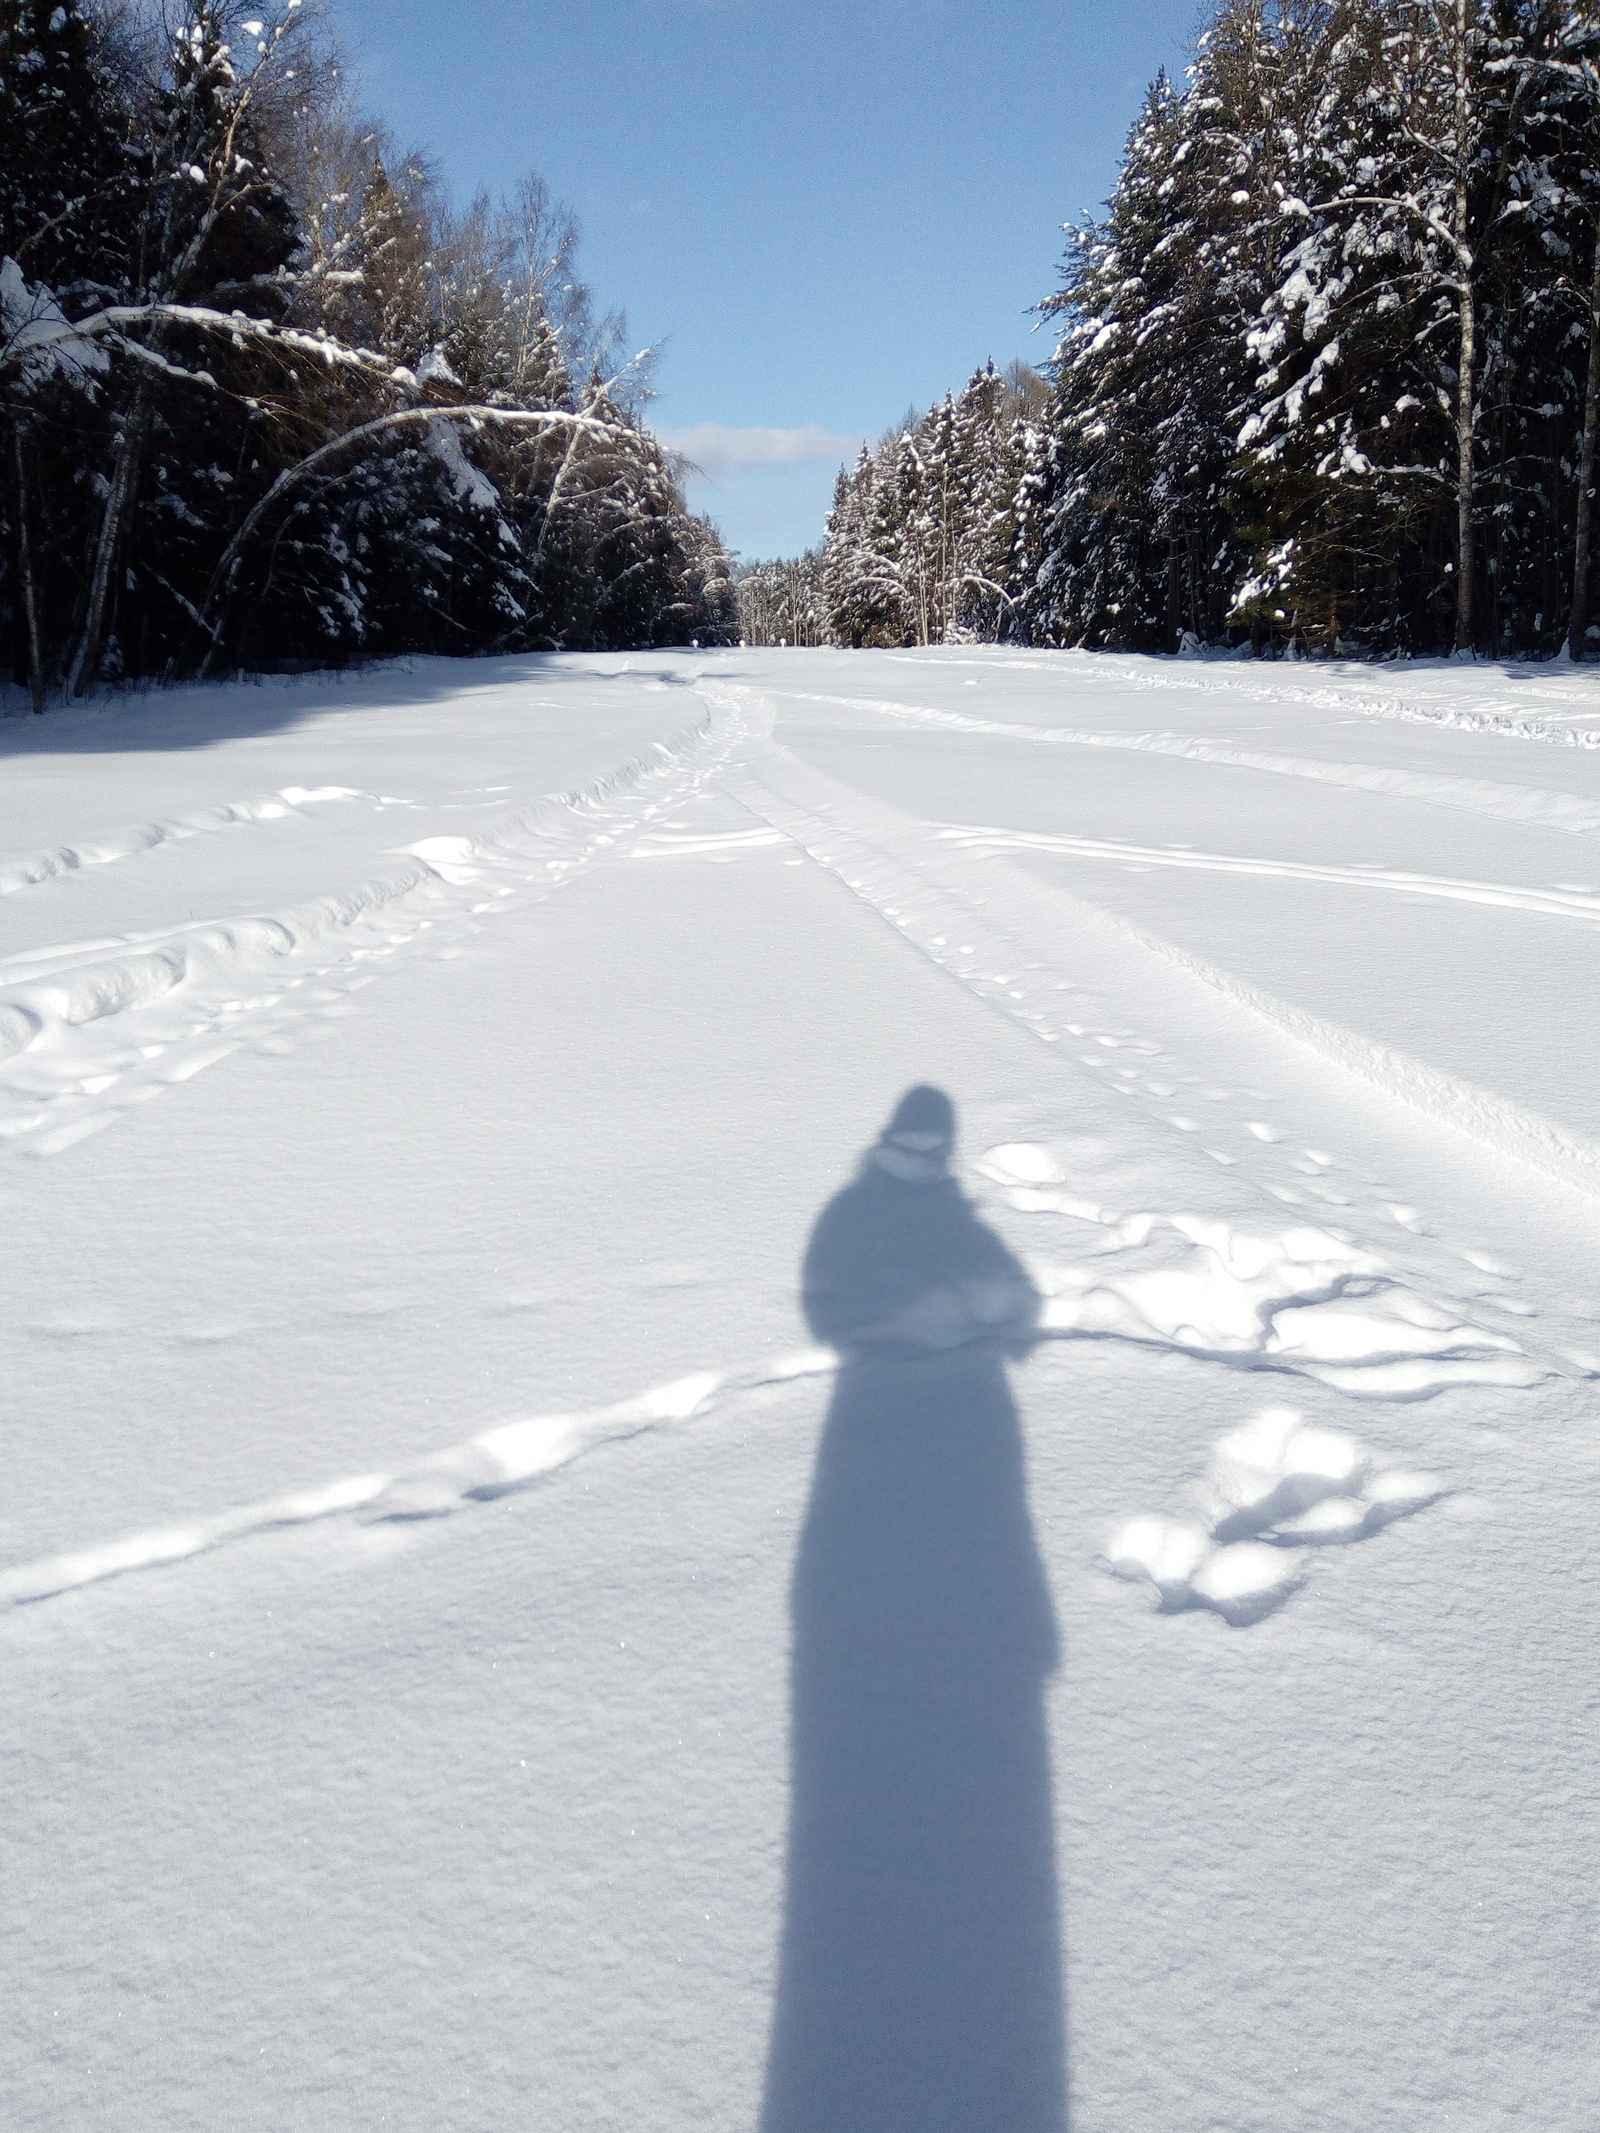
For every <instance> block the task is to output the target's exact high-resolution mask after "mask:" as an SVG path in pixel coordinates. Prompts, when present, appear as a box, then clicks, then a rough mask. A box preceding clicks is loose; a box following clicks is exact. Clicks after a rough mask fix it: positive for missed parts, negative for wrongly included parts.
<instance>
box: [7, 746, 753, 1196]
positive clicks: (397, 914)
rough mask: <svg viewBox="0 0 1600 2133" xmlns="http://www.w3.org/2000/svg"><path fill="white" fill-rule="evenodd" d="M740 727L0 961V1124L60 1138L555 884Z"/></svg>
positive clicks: (81, 1132) (610, 847)
mask: <svg viewBox="0 0 1600 2133" xmlns="http://www.w3.org/2000/svg"><path fill="white" fill-rule="evenodd" d="M746 731H747V729H746V726H745V723H744V722H743V721H742V719H741V718H740V717H739V716H737V715H734V716H732V717H729V716H726V715H718V714H715V713H712V714H710V715H708V716H705V717H702V718H701V719H699V720H697V721H696V722H695V723H694V724H693V725H692V726H690V727H688V728H686V729H684V730H683V731H681V732H680V733H679V734H677V735H676V736H675V737H674V738H673V739H672V740H670V741H665V742H659V743H657V744H656V746H655V747H654V748H653V749H652V750H651V751H649V753H648V754H646V755H644V756H640V757H635V758H633V759H631V760H630V761H629V762H627V763H625V764H624V765H622V767H621V768H619V769H618V770H616V771H613V772H610V773H608V774H607V775H606V776H605V777H603V778H599V779H597V780H595V781H594V782H593V783H591V784H590V785H588V786H586V787H584V788H582V789H581V790H579V791H574V792H567V793H561V794H556V795H553V796H551V797H549V798H547V799H544V800H541V801H540V802H539V803H537V804H536V805H535V806H533V807H530V808H525V809H523V810H520V811H519V812H517V813H515V814H513V815H510V816H508V817H507V818H506V819H505V820H503V821H502V822H500V823H498V824H496V825H494V826H493V827H491V828H489V829H486V830H484V831H481V832H479V833H478V834H477V835H475V836H451V837H432V838H424V839H422V840H420V841H419V842H418V843H416V844H413V845H410V846H408V847H405V848H403V849H402V850H401V851H400V852H398V853H397V854H396V856H397V857H398V858H402V859H405V860H407V861H408V862H409V863H408V864H407V865H404V866H402V867H398V868H396V869H395V870H394V871H393V872H391V873H388V874H385V875H382V876H378V877H375V878H373V879H371V880H368V881H365V882H360V883H358V884H356V885H355V886H354V887H352V888H349V889H343V890H337V891H334V892H332V893H330V894H328V895H325V896H321V897H316V898H313V899H310V900H309V901H307V902H303V903H300V904H297V905H294V906H292V907H290V908H288V909H286V910H282V911H278V912H270V913H263V914H260V915H258V916H253V917H247V918H239V919H228V920H221V921H197V922H195V923H192V924H190V925H187V926H183V927H178V928H174V929H171V930H170V931H167V932H163V933H160V934H152V935H147V936H143V937H135V938H132V939H127V940H123V941H120V942H110V943H108V942H103V941H102V942H91V943H88V944H82V943H80V944H77V945H70V944H69V945H64V946H62V947H59V948H55V949H41V950H36V951H30V952H29V953H28V954H27V955H24V956H20V957H16V958H13V959H12V960H11V962H10V964H9V965H0V1140H5V1141H9V1143H10V1145H11V1146H12V1147H13V1148H16V1149H18V1150H20V1151H22V1152H26V1153H29V1154H44V1155H53V1154H57V1153H60V1152H61V1151H62V1150H63V1149H65V1148H67V1147H70V1146H72V1145H74V1144H75V1143H76V1142H77V1141H79V1140H81V1139H82V1138H84V1137H85V1135H87V1134H89V1133H93V1132H96V1131H98V1130H99V1129H100V1128H102V1127H104V1126H106V1125H109V1124H111V1123H112V1122H113V1120H114V1119H115V1118H117V1117H119V1116H120V1115H122V1113H123V1112H124V1111H126V1110H127V1109H128V1108H129V1107H130V1106H131V1105H132V1104H135V1103H139V1102H143V1101H146V1100H147V1099H148V1098H150V1097H153V1096H156V1095H159V1094H160V1093H161V1092H162V1090H163V1089H164V1088H167V1087H170V1086H171V1085H173V1084H174V1083H175V1082H179V1081H186V1080H188V1079H190V1078H191V1077H192V1076H193V1075H194V1074H195V1073H198V1072H200V1071H201V1070H202V1069H203V1068H205V1067H207V1066H211V1065H215V1064H216V1063H217V1062H218V1061H220V1060H222V1059H224V1058H226V1057H228V1056H229V1055H230V1054H231V1053H233V1052H235V1051H237V1050H239V1049H240V1047H241V1045H242V1044H243V1043H244V1042H246V1041H249V1040H257V1041H259V1040H262V1039H266V1040H268V1041H269V1042H270V1041H275V1037H276V1032H277V1030H278V1029H279V1027H280V1026H281V1024H282V1023H283V1021H284V1020H285V1018H296V1017H298V1016H300V1015H302V1014H304V1013H306V1012H307V1011H315V1010H318V1009H321V1010H326V1009H329V1008H337V1007H338V1006H339V1005H340V1004H341V1003H342V1000H343V997H344V995H345V994H346V993H348V992H349V991H350V990H352V989H354V988H356V987H358V986H360V985H364V984H366V983H368V982H370V979H371V977H372V976H373V975H375V974H376V969H375V968H374V967H373V966H377V967H382V964H383V963H384V961H385V960H386V959H388V958H391V957H392V956H393V955H394V954H395V953H396V952H398V951H399V950H401V949H403V948H405V947H407V946H408V945H410V944H412V943H414V942H418V943H421V942H423V941H424V940H425V941H426V944H427V945H428V946H432V947H437V946H439V945H440V944H441V943H442V942H444V941H446V940H449V939H452V938H454V937H456V936H458V935H460V934H463V933H467V932H471V931H473V930H474V929H475V927H476V925H477V924H478V922H479V921H480V920H481V919H483V918H485V917H488V916H490V915H493V914H494V913H495V912H496V911H498V910H501V909H507V910H509V909H515V908H517V907H518V904H519V903H525V902H526V901H527V900H528V899H529V898H530V897H532V898H535V899H537V898H539V897H543V896H546V895H549V894H550V893H552V892H553V891H554V890H555V889H556V888H559V887H560V886H561V884H562V883H563V882H565V881H567V880H570V879H571V878H572V877H573V875H574V874H576V873H578V872H580V871H582V870H583V869H584V868H586V867H588V866H591V865H593V864H595V863H596V862H597V861H599V860H601V859H604V858H606V857H608V856H610V855H612V854H613V853H614V852H615V851H617V849H618V848H619V847H623V848H625V846H626V843H627V841H628V840H629V839H630V838H633V837H636V836H637V834H638V833H639V832H640V831H642V830H643V829H644V828H646V827H647V826H648V825H649V824H650V823H651V822H653V821H655V820H656V819H657V818H658V817H659V816H660V815H661V814H662V813H663V812H666V811H669V810H670V809H672V808H673V807H675V806H677V805H679V804H680V803H681V801H682V800H683V799H684V797H685V796H686V795H687V794H688V793H690V792H692V791H695V790H698V789H699V787H700V786H701V784H703V783H704V781H705V780H706V778H707V777H709V776H710V775H711V774H712V773H713V772H714V771H715V770H716V769H717V768H718V767H719V766H720V765H721V764H722V763H723V762H724V760H725V759H726V758H727V757H728V755H729V754H730V752H731V751H733V750H734V749H736V748H737V747H739V746H740V745H742V743H743V742H744V740H745V738H746ZM108 948H110V949H112V950H113V952H112V953H110V954H107V953H106V950H107V949H108ZM19 966H20V968H19ZM362 966H366V967H362ZM330 986H331V988H332V989H330Z"/></svg>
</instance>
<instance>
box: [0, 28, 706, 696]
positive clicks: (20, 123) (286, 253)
mask: <svg viewBox="0 0 1600 2133" xmlns="http://www.w3.org/2000/svg"><path fill="white" fill-rule="evenodd" d="M278 4H280V5H281V4H282V0H278ZM0 143H3V146H0V262H3V264H0V430H3V435H0V573H3V575H0V628H3V629H4V632H5V650H6V653H7V654H8V655H9V665H10V669H11V671H12V673H13V674H14V676H15V677H16V679H17V680H18V681H19V682H25V683H26V684H27V686H28V687H29V688H30V689H31V691H32V695H33V701H34V705H35V708H42V706H43V705H44V703H45V702H46V700H47V699H48V697H49V696H50V694H51V692H52V691H54V690H64V691H66V692H68V693H82V692H83V691H84V690H87V689H89V688H91V687H93V686H94V685H95V684H96V683H97V682H108V681H117V680H121V679H124V678H134V677H152V676H164V677H168V678H170V677H174V676H178V675H186V674H205V673H209V672H215V671H218V670H226V669H233V668H238V667H246V668H267V667H283V666H299V665H313V664H315V665H322V664H331V663H336V662H339V661H343V660H349V659H351V658H355V657H363V658H364V657H372V656H375V655H379V654H385V653H394V652H403V651H429V652H450V653H463V652H483V651H500V650H521V649H533V648H551V647H558V648H559V647H566V648H584V647H598V648H611V647H618V646H625V645H648V644H657V643H666V642H684V641H688V640H689V639H691V638H696V637H697V638H699V639H700V641H702V642H713V641H720V640H721V639H723V638H724V637H726V636H727V635H729V634H730V633H731V631H732V629H733V626H734V598H733V592H732V587H731V583H730V576H731V573H730V567H729V563H728V559H727V556H726V554H725V553H724V551H723V548H722V544H721V541H720V539H719V537H718V536H717V534H716V532H715V530H714V529H713V528H712V527H711V526H710V525H709V524H708V523H707V522H706V521H705V520H703V519H699V518H696V517H694V516H692V515H691V514H690V513H689V511H688V510H687V508H686V505H685V502H684V497H683V492H682V489H681V487H680V484H679V481H678V478H677V474H676V472H675V469H674V466H673V464H672V462H671V460H670V459H669V457H668V455H667V454H666V453H665V451H664V450H663V448H662V447H661V446H660V444H659V443H658V442H657V440H656V439H655V438H654V437H653V436H652V435H651V433H650V431H649V429H648V428H647V427H646V425H645V423H644V421H643V420H642V418H641V414H640V404H641V379H640V376H639V373H638V371H637V369H636V368H635V367H632V366H629V365H626V364H623V363H621V362H620V361H619V349H620V345H621V333H622V327H621V322H620V320H616V319H601V320H596V319H595V317H594V315H593V307H592V302H591V298H590V295H589V292H588V290H587V289H586V288H585V287H584V286H583V284H582V283H581V282H580V281H579V280H578V278H577V276H576V273H575V269H574V251H575V247H576V243H577V236H578V232H577V226H576V224H575V222H574V221H573V218H572V217H571V215H570V214H568V213H567V212H565V211H564V210H562V209H560V208H559V207H558V206H556V205H555V204H554V203H553V202H552V201H551V200H550V198H549V196H548V194H547V192H546V190H545V188H544V187H543V185H542V184H541V183H540V182H539V181H538V180H536V179H534V180H529V181H528V183H527V184H526V185H525V186H524V187H523V188H522V190H521V192H520V193H519V194H518V196H517V198H516V199H515V200H514V201H511V202H508V203H495V202H492V201H491V200H489V199H488V198H487V197H480V198H479V199H477V200H475V201H474V202H473V203H472V204H471V206H470V207H468V208H467V209H465V210H459V209H457V208H456V207H455V206H454V205H453V203H452V202H451V200H450V198H449V197H448V195H447V194H446V193H445V191H444V190H443V188H442V187H441V186H440V185H439V184H438V183H437V182H436V181H435V179H434V178H433V176H432V175H431V173H430V172H429V171H428V169H427V168H426V167H425V165H423V164H422V163H420V162H419V161H418V160H417V159H416V158H415V157H410V158H408V157H405V156H402V155H400V154H398V153H397V152H396V150H395V148H394V145H393V143H392V142H391V141H390V140H389V138H388V137H387V136H386V134H385V133H384V131H383V130H382V128H381V127H377V126H375V125H373V124H372V123H371V122H370V121H369V120H367V119H365V118H364V116H363V115H362V114H361V113H360V112H359V111H356V110H354V109H352V108H351V106H350V105H349V103H348V101H347V99H346V97H345V94H344V90H343V84H342V81H341V78H340V75H339V71H338V66H337V60H336V57H335V55H334V54H333V53H332V51H331V50H330V49H329V48H327V47H326V46H325V45H324V44H322V43H321V42H319V39H318V37H317V35H316V33H315V31H314V30H313V29H310V28H307V27H305V26H304V23H303V16H302V12H301V9H300V5H299V0H288V4H287V12H286V13H285V14H284V15H283V17H282V19H281V20H279V21H276V22H268V21H265V20H263V19H258V18H257V17H256V16H254V15H252V14H251V11H250V9H249V7H248V6H244V5H236V4H234V0H221V4H218V0H177V4H172V0H149V5H148V6H145V5H144V4H143V0H126V4H120V5H113V4H111V0H106V4H101V5H96V4H92V0H0Z"/></svg>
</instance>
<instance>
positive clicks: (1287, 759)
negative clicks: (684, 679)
mask: <svg viewBox="0 0 1600 2133" xmlns="http://www.w3.org/2000/svg"><path fill="white" fill-rule="evenodd" d="M775 693H776V692H775ZM782 693H783V695H784V697H785V699H786V700H787V701H789V702H791V703H809V704H839V705H841V706H843V707H845V708H847V709H850V710H854V711H871V712H876V713H878V714H880V715H881V716H884V717H888V718H898V719H903V720H905V721H906V722H907V723H908V724H912V725H923V726H943V727H945V728H947V729H948V730H949V731H951V732H955V733H976V734H989V735H993V736H995V737H996V738H998V739H1003V740H1013V741H1034V742H1037V743H1040V744H1042V745H1045V746H1059V747H1068V748H1121V749H1126V750H1129V751H1130V752H1132V753H1134V754H1139V755H1167V756H1176V757H1179V758H1180V759H1183V760H1187V761H1189V762H1193V763H1219V764H1223V765H1225V766H1227V767H1229V768H1232V769H1235V770H1261V771H1268V772H1271V773H1273V774H1274V775H1276V776H1279V777H1286V778H1310V779H1312V780H1314V781H1315V782H1316V783H1318V784H1321V785H1343V786H1348V787H1349V788H1350V789H1351V790H1352V791H1355V792H1371V793H1380V794H1382V795H1384V796H1385V797H1387V798H1391V799H1398V800H1416V801H1419V802H1421V804H1422V805H1423V806H1425V807H1445V808H1450V809H1453V810H1454V811H1455V812H1457V813H1460V814H1469V815H1482V816H1485V817H1487V818H1488V819H1489V820H1491V821H1497V822H1521V823H1535V824H1537V825H1538V826H1539V827H1540V828H1541V829H1557V830H1564V831H1565V832H1566V833H1567V834H1568V835H1569V836H1573V837H1596V836H1600V805H1597V804H1596V803H1595V802H1594V801H1592V800H1585V799H1581V798H1580V797H1579V796H1578V795H1577V794H1575V793H1564V792H1550V791H1547V790H1544V789H1542V788H1540V787H1537V786H1530V785H1497V784H1495V783H1494V782H1493V781H1492V780H1490V779H1487V778H1457V777H1447V776H1444V775H1442V774H1440V773H1438V772H1435V771H1427V770H1391V769H1387V768H1385V767H1383V766H1382V765H1379V764H1376V763H1324V762H1319V761H1317V760H1316V759H1314V758H1312V757H1309V756H1290V755H1264V754H1262V753H1260V752H1259V751H1258V750H1255V749H1249V748H1235V747H1232V746H1231V745H1229V744H1227V743H1225V742H1222V741H1205V740H1194V739H1190V738H1189V737H1188V736H1186V735H1184V734H1181V733H1096V732H1093V731H1091V730H1089V729H1088V728H1078V727H1072V726H1022V725H1013V724H1009V723H1007V722H1005V721H1003V720H998V719H981V718H970V717H968V716H967V714H966V713H965V712H962V711H939V710H936V709H934V708H933V707H932V706H931V705H927V704H901V703H896V702H895V701H894V700H893V699H892V698H889V697H877V696H822V695H817V694H813V693H802V692H800V691H798V690H785V691H783V692H782Z"/></svg>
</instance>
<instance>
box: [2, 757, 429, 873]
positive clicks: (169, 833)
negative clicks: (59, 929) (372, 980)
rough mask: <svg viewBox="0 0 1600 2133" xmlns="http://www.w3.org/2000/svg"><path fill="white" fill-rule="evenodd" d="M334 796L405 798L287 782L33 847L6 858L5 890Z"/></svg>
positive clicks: (384, 802)
mask: <svg viewBox="0 0 1600 2133" xmlns="http://www.w3.org/2000/svg"><path fill="white" fill-rule="evenodd" d="M333 800H354V801H358V802H359V803H361V804H362V805H363V806H366V807H373V808H384V807H393V806H395V805H397V804H399V803H397V802H396V801H395V800H393V799H392V798H391V797H389V796H388V795H380V794H378V793H371V792H358V791H356V790H355V788H354V787H352V786H349V785H319V786H316V787H315V788H312V789H308V788H307V787H305V786H303V785H286V786H284V787H283V789H282V791H280V792H272V793H266V794H264V795H262V797H261V798H260V799H256V800H227V801H224V802H222V803H221V805H219V806H217V807H203V808H197V809H196V810H195V811H194V812H193V813H192V814H188V815H176V816H173V817H171V818H170V819H166V820H162V821H158V822H135V823H131V824H129V825H128V827H127V828H125V829H114V830H108V831H106V833H105V834H104V835H103V836H100V837H96V838H94V839H92V840H89V841H85V842H84V843H82V844H57V845H52V846H50V847H49V848H48V849H47V850H44V851H39V852H28V853H26V854H25V855H24V856H23V857H22V858H20V859H3V860H0V896H12V895H15V893H16V892H17V890H19V889H31V888H35V887H37V885H38V884H39V883H40V882H42V881H53V880H56V879H57V878H58V877H59V876H60V875H63V874H73V873H76V872H77V871H78V870H79V869H80V868H83V867H98V866H109V865H111V864H112V863H113V862H114V861H116V860H119V859H131V858H133V857H135V856H136V855H137V854H138V853H140V852H150V851H154V850H155V848H156V846H157V845H160V844H176V843H178V842H179V841H180V840H182V839H183V838H186V837H201V836H206V835H209V834H211V833H213V832H215V831H217V830H225V829H238V828H241V827H243V826H245V825H246V824H249V823H254V822H278V821H282V820H283V818H284V817H285V816H286V815H293V814H298V813H299V812H300V810H301V809H302V808H307V807H318V806H326V805H327V804H328V803H329V802H330V801H333Z"/></svg>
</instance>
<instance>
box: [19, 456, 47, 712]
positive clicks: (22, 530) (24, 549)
mask: <svg viewBox="0 0 1600 2133" xmlns="http://www.w3.org/2000/svg"><path fill="white" fill-rule="evenodd" d="M11 444H12V449H13V451H14V452H15V454H16V461H17V569H18V572H19V574H20V576H21V578H22V606H23V612H24V614H25V615H26V617H27V622H28V695H29V697H30V698H31V699H32V703H33V713H34V716H35V718H37V717H39V716H40V715H41V714H42V712H43V710H44V657H43V653H42V649H41V647H40V643H39V606H38V598H37V594H36V592H35V588H34V582H33V544H32V542H31V541H30V540H29V538H28V486H27V477H26V471H25V469H24V466H23V459H22V432H21V430H20V429H17V428H13V430H12V432H11Z"/></svg>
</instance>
